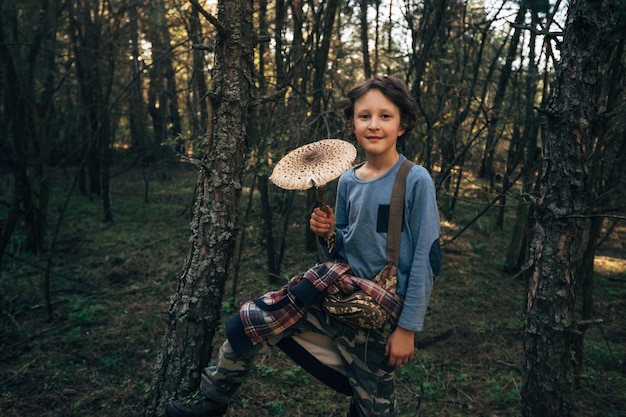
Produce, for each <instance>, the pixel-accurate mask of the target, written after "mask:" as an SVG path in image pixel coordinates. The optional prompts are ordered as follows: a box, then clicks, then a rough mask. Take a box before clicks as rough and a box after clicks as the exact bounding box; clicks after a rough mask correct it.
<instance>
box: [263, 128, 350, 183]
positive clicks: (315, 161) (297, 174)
mask: <svg viewBox="0 0 626 417" xmlns="http://www.w3.org/2000/svg"><path fill="white" fill-rule="evenodd" d="M355 159H356V148H355V147H354V145H352V144H351V143H350V142H347V141H345V140H341V139H323V140H320V141H317V142H312V143H309V144H307V145H304V146H300V147H299V148H296V149H294V150H293V151H291V152H289V153H288V154H287V155H285V156H284V157H283V158H282V159H281V160H280V161H279V162H278V163H277V164H276V166H275V167H274V171H273V172H272V175H271V176H270V180H271V181H272V182H273V183H274V184H276V185H277V186H278V187H280V188H284V189H286V190H307V189H309V188H311V187H321V186H323V185H326V184H327V183H329V182H331V181H332V180H334V179H336V178H338V177H339V176H340V175H341V174H343V173H344V172H345V171H347V170H348V169H350V168H351V167H352V163H353V162H354V160H355Z"/></svg>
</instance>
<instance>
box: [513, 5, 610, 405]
mask: <svg viewBox="0 0 626 417" xmlns="http://www.w3.org/2000/svg"><path fill="white" fill-rule="evenodd" d="M618 3H619V0H572V1H571V2H570V5H569V11H568V16H567V23H566V29H565V34H564V38H563V42H562V45H561V57H562V58H561V62H560V64H559V68H558V71H557V77H556V80H555V83H554V85H553V89H552V97H551V100H550V104H549V108H548V111H547V125H546V126H545V134H544V138H543V155H544V164H543V169H542V173H541V177H540V179H539V196H538V199H537V201H536V210H535V212H536V221H535V225H534V231H533V237H532V252H533V254H532V260H533V266H532V268H531V278H530V283H529V288H528V300H527V307H526V313H525V323H524V326H525V329H524V330H525V332H524V353H525V357H524V366H523V379H524V381H523V387H522V415H523V416H525V417H531V416H533V417H535V416H536V417H553V416H554V417H556V416H558V417H567V416H571V415H572V414H573V408H574V403H575V396H574V387H575V369H576V363H575V362H576V361H575V358H576V343H577V342H579V340H578V339H579V334H580V332H579V327H578V324H577V322H576V318H575V312H574V301H575V292H576V286H577V283H578V280H579V276H578V274H579V266H580V264H581V260H582V256H583V253H584V251H585V249H586V247H585V245H586V243H587V241H588V240H587V239H586V238H585V236H584V234H585V231H586V230H588V225H587V222H588V220H587V219H586V216H587V215H588V209H589V204H590V201H589V200H590V199H591V196H590V193H589V190H587V187H586V184H588V182H587V178H588V175H589V166H588V163H589V161H590V160H591V159H592V158H590V155H589V152H591V150H592V149H593V146H592V144H593V140H594V135H593V131H592V128H593V124H594V121H595V120H597V119H598V117H599V116H600V112H601V111H602V106H601V104H602V103H600V102H599V100H598V96H599V92H600V91H599V90H600V84H601V83H600V81H601V79H602V77H603V70H604V69H605V68H606V65H607V63H608V62H609V56H610V52H611V51H610V48H611V43H610V42H607V39H611V36H615V33H614V28H615V25H617V24H618V22H619V18H618V16H619V14H618V12H619V7H618Z"/></svg>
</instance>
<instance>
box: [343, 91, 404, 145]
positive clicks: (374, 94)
mask: <svg viewBox="0 0 626 417" xmlns="http://www.w3.org/2000/svg"><path fill="white" fill-rule="evenodd" d="M353 124H354V134H355V136H356V139H357V142H358V143H359V145H361V147H362V148H363V150H364V151H365V153H366V156H367V157H371V156H383V155H387V154H395V153H396V152H397V151H396V143H397V141H398V136H401V135H402V134H403V133H404V129H403V128H402V127H400V125H401V114H400V109H399V108H398V106H396V105H395V104H394V103H393V102H392V101H391V100H389V99H388V98H387V97H385V95H384V94H383V93H382V92H381V91H380V90H378V89H372V90H369V91H368V92H367V93H365V94H363V95H362V96H361V97H360V98H359V99H358V100H356V101H355V102H354V118H353Z"/></svg>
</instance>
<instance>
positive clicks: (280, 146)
mask: <svg viewBox="0 0 626 417" xmlns="http://www.w3.org/2000/svg"><path fill="white" fill-rule="evenodd" d="M625 7H626V6H625V4H624V1H623V0H612V1H591V0H575V1H570V2H569V3H568V2H565V1H560V0H556V1H553V0H550V1H548V0H520V1H492V2H488V1H485V2H482V1H465V2H464V1H454V0H420V1H413V0H403V1H400V0H396V1H382V0H330V1H319V0H291V1H285V0H274V1H267V0H256V1H246V2H238V1H237V2H234V1H223V0H222V1H219V2H206V3H198V2H196V1H182V0H181V1H178V0H172V1H165V0H157V1H152V2H146V1H130V0H105V1H103V0H63V1H54V2H53V1H48V0H26V1H16V0H0V109H1V112H0V261H1V263H0V274H1V275H0V313H1V318H0V323H1V326H0V334H2V338H1V342H0V358H2V359H1V362H0V392H1V394H0V414H1V415H7V416H27V415H50V416H52V415H77V416H79V415H83V416H86V415H111V416H118V415H122V414H130V415H138V414H142V413H143V414H144V415H146V416H147V415H159V413H160V412H161V411H162V404H163V403H164V402H166V401H168V400H169V398H170V397H172V396H175V395H180V394H184V393H188V392H190V391H192V390H193V388H194V384H197V375H198V374H197V371H198V369H200V368H201V367H202V366H203V365H206V364H207V363H209V362H210V361H211V359H212V354H213V352H214V349H215V346H218V345H216V343H219V341H220V340H219V339H220V338H221V337H222V336H223V335H222V334H221V330H220V323H221V321H222V320H223V318H225V317H227V316H228V315H229V314H232V313H233V312H234V311H235V310H236V308H237V306H238V303H239V302H241V301H245V300H246V299H249V298H252V297H255V296H257V295H259V294H261V293H263V292H265V291H267V290H268V288H272V287H276V286H278V285H281V284H282V283H284V282H285V280H286V279H287V278H288V277H289V276H290V275H293V274H294V273H296V272H299V271H300V270H301V269H303V268H306V267H307V266H310V265H311V263H312V262H316V261H318V260H320V255H319V253H318V252H317V247H316V241H315V239H314V237H313V236H312V234H311V233H310V232H308V231H307V227H306V225H307V222H308V213H309V212H310V210H311V208H312V207H313V206H314V205H315V193H314V192H313V191H311V192H286V191H284V190H281V189H279V188H277V187H275V186H274V185H272V184H271V182H270V181H269V179H268V178H269V175H270V174H271V171H272V168H273V166H274V165H275V164H276V162H277V161H278V160H280V158H281V157H282V156H283V155H284V154H285V153H286V152H288V151H290V150H292V149H294V148H296V147H298V146H300V145H303V144H305V143H309V142H312V141H316V140H320V139H324V138H344V139H349V138H347V137H346V136H345V134H344V129H343V122H342V120H341V118H340V116H339V114H338V113H337V112H336V111H335V108H334V103H335V101H336V100H337V99H338V98H340V97H342V96H343V95H344V93H345V92H346V91H347V89H348V88H349V87H350V86H351V85H352V84H353V83H354V82H355V81H358V80H361V79H363V78H365V77H368V76H370V75H372V74H391V75H395V76H398V77H400V78H402V79H404V80H406V82H407V84H408V85H409V87H410V90H411V93H412V94H413V96H414V97H415V98H416V100H417V102H418V104H419V110H420V123H419V124H418V126H417V128H416V129H415V130H414V131H413V132H411V137H410V138H408V140H406V141H405V142H404V144H403V148H402V149H401V151H402V153H404V154H405V155H406V156H407V157H408V158H410V159H412V160H414V161H415V162H417V163H420V164H421V165H423V166H425V167H426V168H427V169H428V170H429V171H430V172H431V174H432V177H433V181H434V182H435V184H436V187H437V195H438V201H439V207H440V211H441V218H442V228H443V232H442V242H443V249H444V257H445V260H446V267H445V268H444V271H443V273H442V276H441V277H440V280H439V283H438V288H437V289H436V291H435V294H434V295H433V298H434V299H433V304H432V307H431V311H430V317H431V318H430V320H431V323H432V324H431V325H430V326H431V327H429V328H428V329H427V330H426V331H425V332H424V334H422V335H418V336H417V337H418V339H417V346H418V348H420V354H418V359H417V360H416V363H415V364H413V365H411V366H407V367H405V368H403V369H401V370H399V372H398V374H399V375H398V378H399V381H400V383H399V385H400V388H399V392H400V394H399V397H400V399H401V404H402V405H403V413H404V414H403V415H405V416H416V415H422V414H421V413H423V415H440V416H455V415H485V416H487V415H489V416H496V415H511V416H515V415H525V416H530V415H537V416H542V417H547V416H550V415H564V416H565V415H589V416H603V417H610V416H618V415H621V414H620V413H623V410H624V409H625V408H626V399H625V397H624V394H623V393H624V392H626V389H625V388H626V376H625V372H626V365H625V364H624V359H625V358H626V337H625V333H624V330H623V329H622V327H623V318H622V316H623V312H624V299H625V297H624V295H625V292H626V288H625V286H624V284H625V282H626V246H625V243H624V242H625V239H626V227H625V226H624V220H625V219H626V213H625V212H624V205H625V203H626V195H625V193H624V189H625V185H626V174H625V171H624V169H623V166H624V163H625V162H626V102H625V100H624V94H625V85H626V75H625V74H626V73H625V71H624V70H625V64H626V58H625V57H624V41H625V40H626V30H625V29H626V27H625V26H624V22H626V13H625ZM568 13H569V14H568ZM555 169H558V170H557V171H555ZM330 193H331V194H332V187H331V189H330ZM330 200H331V201H332V196H331V198H330ZM551 230H552V231H556V233H555V234H550V233H549V232H550V231H551ZM190 236H191V237H190ZM545 248H548V250H547V251H546V249H545ZM550 249H553V251H552V252H551V251H550ZM542 255H543V256H542ZM181 270H182V273H181ZM529 283H530V284H531V285H528V284H529ZM533 283H535V284H537V285H533ZM542 289H545V290H546V292H545V293H542ZM170 297H171V298H170ZM168 303H169V304H168ZM534 306H539V307H537V308H536V309H534ZM181 323H183V324H181ZM166 329H167V330H166ZM164 335H165V337H164ZM544 347H546V349H545V350H542V349H543V348H544ZM545 357H547V358H551V359H555V358H557V359H558V358H561V359H563V358H565V359H563V360H562V361H561V360H560V359H559V360H557V361H551V360H543V359H542V358H545ZM545 362H547V363H548V364H549V365H550V366H547V365H546V366H545V367H543V365H538V366H537V367H536V368H535V367H534V366H532V364H535V363H536V364H543V363H545ZM557 362H558V364H557ZM553 365H554V366H553ZM255 372H256V373H255V375H253V377H252V382H251V386H250V387H248V388H245V390H247V391H245V390H244V392H243V393H242V395H241V399H240V400H239V401H238V402H237V404H236V405H235V406H234V407H233V410H232V411H230V412H229V413H231V414H229V415H232V416H235V415H236V416H247V415H252V414H255V415H259V416H261V415H283V416H300V415H302V416H309V415H320V416H322V415H323V416H331V415H343V414H345V411H344V409H343V408H342V407H344V406H345V404H344V403H345V400H344V399H342V398H340V397H336V396H333V394H330V393H327V392H326V391H325V390H324V388H323V387H321V386H317V385H315V382H314V381H309V380H307V377H306V375H305V374H304V373H303V372H302V370H299V369H297V368H292V367H291V365H288V364H286V363H285V361H284V358H282V357H281V356H280V353H279V352H275V353H274V354H273V355H270V356H268V357H267V358H264V359H263V360H262V361H261V363H260V364H259V365H258V366H257V369H256V371H255ZM269 377H272V378H269ZM271 380H274V381H277V382H275V383H274V385H272V383H271ZM541 381H549V382H545V383H543V382H541ZM297 385H304V386H311V387H313V388H311V389H312V390H313V391H314V393H315V395H311V394H310V393H306V391H305V392H302V391H298V390H297V389H296V388H294V386H297ZM554 401H556V402H557V403H558V404H559V405H558V407H557V408H559V409H560V410H561V411H560V412H559V411H558V410H556V408H554V409H544V408H540V407H539V406H537V405H536V404H538V403H544V402H545V403H552V402H554ZM252 410H254V411H252ZM262 413H265V414H262Z"/></svg>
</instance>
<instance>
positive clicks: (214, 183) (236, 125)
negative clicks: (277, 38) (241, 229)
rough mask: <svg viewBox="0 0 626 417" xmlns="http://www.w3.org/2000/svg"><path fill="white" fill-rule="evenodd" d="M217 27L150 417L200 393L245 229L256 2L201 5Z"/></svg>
mask: <svg viewBox="0 0 626 417" xmlns="http://www.w3.org/2000/svg"><path fill="white" fill-rule="evenodd" d="M191 3H192V4H193V5H194V7H196V8H198V10H199V11H200V12H201V14H203V16H204V17H205V18H207V19H208V20H209V21H210V22H211V24H213V26H215V28H216V30H217V32H216V39H215V68H214V72H213V86H214V87H213V88H214V89H213V91H212V94H211V104H212V107H213V115H214V117H213V120H212V122H211V125H210V126H209V129H208V130H209V132H208V142H207V143H206V148H205V149H204V155H203V157H202V160H201V161H199V162H198V164H197V165H198V194H197V199H196V204H195V209H194V215H193V220H192V223H191V232H192V233H191V239H190V241H191V247H190V249H189V255H188V258H187V261H186V263H185V266H184V270H183V272H182V275H181V276H180V278H179V282H178V288H177V291H176V294H174V296H173V298H172V300H171V303H170V308H169V315H168V324H167V330H166V334H165V338H164V340H163V345H162V350H161V353H160V355H159V357H158V360H157V363H156V365H155V368H154V374H153V380H152V383H151V386H150V388H149V391H148V396H147V398H146V403H145V408H144V416H155V415H160V413H161V410H163V408H164V406H165V405H166V403H167V402H168V401H170V400H171V399H172V398H174V397H176V396H178V395H186V394H188V393H190V392H191V391H192V390H194V389H195V388H197V387H198V385H199V383H200V372H201V370H202V368H204V367H205V366H207V364H208V362H209V359H210V357H211V345H212V342H213V336H214V334H215V330H216V328H217V326H218V325H219V323H220V308H221V302H222V298H223V294H224V285H225V283H226V279H227V277H228V269H229V264H230V261H231V258H232V256H233V250H234V247H235V236H236V235H237V233H236V226H237V204H238V201H239V196H240V191H241V180H242V173H243V168H244V149H245V141H246V136H247V128H248V119H249V104H250V95H251V90H252V85H251V80H252V67H253V66H252V59H253V56H254V54H253V40H252V37H253V27H252V11H251V8H250V6H251V4H250V2H228V1H226V0H220V1H219V3H218V17H217V18H216V17H214V16H213V15H211V14H209V13H208V12H206V11H205V10H204V9H202V7H201V6H200V5H199V4H198V2H197V1H196V0H191Z"/></svg>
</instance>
